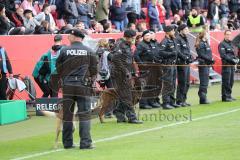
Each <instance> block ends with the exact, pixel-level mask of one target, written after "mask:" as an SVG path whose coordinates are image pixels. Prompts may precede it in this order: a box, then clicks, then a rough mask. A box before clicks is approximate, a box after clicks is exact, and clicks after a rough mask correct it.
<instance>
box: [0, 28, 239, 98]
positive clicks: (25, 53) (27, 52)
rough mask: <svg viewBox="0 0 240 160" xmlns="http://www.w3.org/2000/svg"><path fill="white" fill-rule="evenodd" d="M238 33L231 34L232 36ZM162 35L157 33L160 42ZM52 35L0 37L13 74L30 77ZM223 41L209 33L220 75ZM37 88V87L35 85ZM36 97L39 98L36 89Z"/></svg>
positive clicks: (100, 36)
mask: <svg viewBox="0 0 240 160" xmlns="http://www.w3.org/2000/svg"><path fill="white" fill-rule="evenodd" d="M238 33H239V32H233V36H235V35H237V34H238ZM63 37H64V38H63V42H64V44H68V41H67V36H66V35H64V36H63ZM91 37H92V38H99V39H100V38H108V39H110V38H113V39H117V38H121V37H122V34H121V33H120V34H93V35H91ZM163 37H164V33H157V39H158V40H159V41H160V40H161V39H162V38H163ZM53 38H54V35H29V36H0V46H2V47H4V48H5V49H6V51H7V53H8V55H9V57H10V60H11V63H12V66H13V71H14V73H15V74H21V75H32V71H33V68H34V66H35V64H36V62H37V61H38V60H39V59H40V57H41V55H42V54H43V53H45V52H47V51H48V50H49V49H50V48H51V46H52V44H53ZM222 40H223V32H211V47H212V50H213V53H214V55H215V56H214V58H215V60H216V66H215V67H214V69H215V70H216V71H217V72H219V73H221V66H219V65H221V59H220V56H219V53H218V44H219V42H220V41H222ZM36 87H37V85H36ZM37 93H38V94H37V96H38V97H39V96H41V92H40V91H39V88H37Z"/></svg>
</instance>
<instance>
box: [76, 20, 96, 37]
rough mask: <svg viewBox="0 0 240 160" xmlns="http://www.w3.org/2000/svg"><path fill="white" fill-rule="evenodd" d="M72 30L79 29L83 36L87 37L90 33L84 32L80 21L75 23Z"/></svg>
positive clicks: (83, 26)
mask: <svg viewBox="0 0 240 160" xmlns="http://www.w3.org/2000/svg"><path fill="white" fill-rule="evenodd" d="M74 28H76V29H79V30H80V31H81V32H82V33H83V34H85V35H88V34H90V33H92V32H90V31H89V30H86V28H85V25H84V23H83V22H81V21H78V22H77V23H76V25H75V26H74Z"/></svg>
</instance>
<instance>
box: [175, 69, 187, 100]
mask: <svg viewBox="0 0 240 160" xmlns="http://www.w3.org/2000/svg"><path fill="white" fill-rule="evenodd" d="M177 77H178V86H177V97H176V98H177V103H181V102H186V99H187V92H188V89H189V86H190V66H178V67H177Z"/></svg>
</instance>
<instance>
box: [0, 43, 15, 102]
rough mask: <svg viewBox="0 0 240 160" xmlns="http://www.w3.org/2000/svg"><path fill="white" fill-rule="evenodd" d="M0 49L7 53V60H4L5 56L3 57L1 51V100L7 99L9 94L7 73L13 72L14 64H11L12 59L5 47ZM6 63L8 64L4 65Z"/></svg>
mask: <svg viewBox="0 0 240 160" xmlns="http://www.w3.org/2000/svg"><path fill="white" fill-rule="evenodd" d="M0 49H1V51H2V52H4V53H3V54H5V62H3V57H2V54H1V53H0V100H6V99H7V95H6V91H7V77H6V74H7V72H8V73H10V74H12V66H11V63H10V60H9V58H8V55H7V52H6V51H5V49H3V48H2V47H0ZM4 64H6V65H4ZM4 66H5V67H4Z"/></svg>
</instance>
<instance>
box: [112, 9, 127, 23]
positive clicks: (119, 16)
mask: <svg viewBox="0 0 240 160" xmlns="http://www.w3.org/2000/svg"><path fill="white" fill-rule="evenodd" d="M110 13H111V20H113V21H123V20H124V19H125V18H126V8H125V7H124V6H123V5H122V6H121V7H117V6H115V5H113V6H111V7H110Z"/></svg>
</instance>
